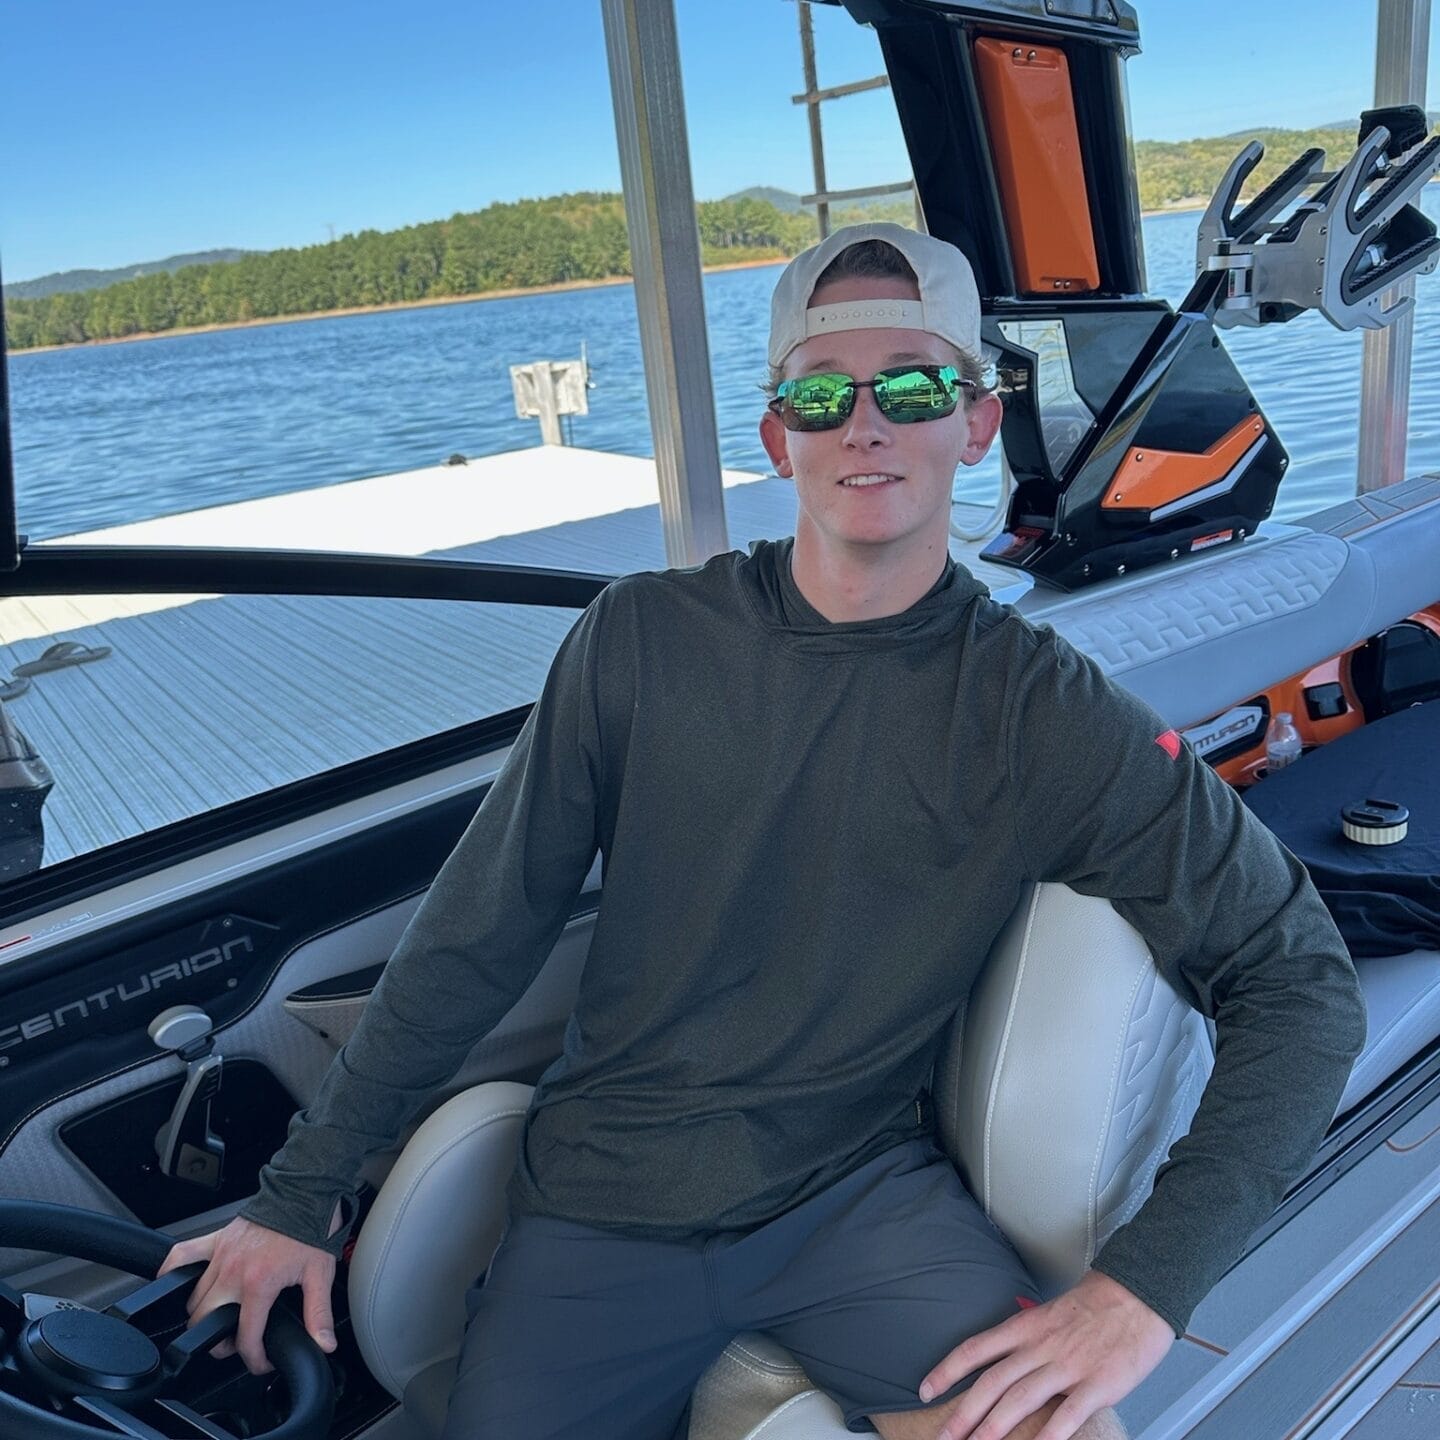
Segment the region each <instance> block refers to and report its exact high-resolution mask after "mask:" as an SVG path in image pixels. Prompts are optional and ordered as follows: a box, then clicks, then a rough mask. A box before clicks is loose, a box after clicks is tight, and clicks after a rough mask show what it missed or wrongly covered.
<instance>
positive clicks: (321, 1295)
mask: <svg viewBox="0 0 1440 1440" xmlns="http://www.w3.org/2000/svg"><path fill="white" fill-rule="evenodd" d="M197 1260H208V1261H209V1262H210V1263H209V1265H208V1267H207V1268H206V1270H205V1273H204V1274H203V1275H201V1276H200V1278H199V1279H198V1280H197V1281H196V1282H195V1288H194V1290H192V1291H191V1292H190V1299H189V1301H188V1302H187V1304H186V1309H188V1310H189V1312H190V1324H192V1325H194V1324H195V1322H196V1321H197V1320H200V1319H202V1318H203V1317H204V1316H206V1315H208V1314H209V1313H210V1312H211V1311H212V1310H218V1309H219V1308H220V1306H222V1305H229V1304H231V1303H238V1304H239V1306H240V1325H239V1329H238V1330H237V1331H236V1332H235V1338H234V1340H233V1341H232V1340H223V1341H221V1343H220V1344H219V1345H217V1346H215V1348H214V1349H213V1350H212V1351H211V1352H210V1353H211V1354H212V1355H214V1356H215V1357H216V1358H224V1357H225V1356H227V1355H233V1354H235V1352H236V1351H237V1350H238V1351H239V1353H240V1358H241V1359H242V1360H243V1361H244V1362H245V1366H246V1368H247V1369H248V1370H249V1371H250V1373H251V1374H252V1375H263V1374H264V1373H265V1372H266V1371H268V1370H272V1369H273V1368H274V1367H273V1366H272V1365H271V1364H270V1361H269V1358H268V1357H267V1356H266V1354H265V1347H264V1344H263V1343H262V1341H263V1337H264V1334H265V1322H266V1320H267V1319H268V1318H269V1316H270V1307H271V1306H272V1305H273V1304H274V1303H275V1297H276V1296H277V1295H278V1294H279V1293H280V1292H281V1291H282V1290H284V1289H285V1288H286V1287H287V1286H290V1285H298V1286H299V1287H300V1289H301V1292H302V1294H303V1296H304V1315H305V1328H306V1330H308V1331H309V1332H310V1338H311V1339H312V1340H314V1341H315V1343H316V1344H317V1345H318V1346H319V1347H320V1348H321V1349H322V1350H325V1351H327V1352H328V1351H331V1350H334V1348H335V1321H334V1319H333V1317H332V1315H331V1310H330V1287H331V1286H332V1285H333V1284H334V1281H335V1257H334V1256H333V1255H331V1254H329V1253H328V1252H327V1251H325V1250H321V1249H319V1248H318V1247H316V1246H314V1245H306V1244H304V1243H303V1242H302V1241H299V1240H292V1239H291V1238H290V1237H289V1236H288V1235H281V1234H279V1233H278V1232H277V1231H275V1230H267V1229H266V1228H265V1227H264V1226H263V1225H257V1224H255V1222H254V1221H252V1220H246V1219H244V1218H242V1217H240V1216H236V1218H235V1219H234V1220H232V1221H231V1222H230V1223H229V1224H228V1225H227V1226H225V1228H224V1229H223V1230H216V1231H213V1232H212V1233H211V1234H209V1235H197V1236H196V1237H195V1238H194V1239H193V1240H182V1241H181V1242H180V1243H179V1244H178V1245H175V1246H174V1247H172V1249H171V1251H170V1253H169V1254H168V1255H167V1256H166V1257H165V1263H164V1264H163V1265H161V1267H160V1270H159V1274H161V1275H164V1274H165V1273H166V1272H167V1271H169V1270H174V1269H175V1268H176V1267H177V1266H180V1265H191V1264H194V1262H195V1261H197Z"/></svg>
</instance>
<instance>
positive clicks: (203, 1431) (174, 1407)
mask: <svg viewBox="0 0 1440 1440" xmlns="http://www.w3.org/2000/svg"><path fill="white" fill-rule="evenodd" d="M155 1405H156V1408H157V1409H159V1410H164V1411H165V1412H166V1413H167V1414H169V1415H173V1416H174V1417H175V1418H176V1419H177V1420H179V1421H180V1422H181V1423H182V1424H185V1425H188V1426H189V1427H190V1434H188V1435H186V1436H185V1437H184V1440H191V1437H192V1436H193V1437H194V1440H236V1436H235V1435H234V1433H233V1432H232V1431H229V1430H223V1429H221V1427H220V1426H219V1425H217V1424H216V1423H215V1422H214V1421H213V1420H207V1419H206V1418H205V1417H204V1416H203V1415H197V1414H196V1413H195V1411H193V1410H192V1409H191V1408H190V1407H189V1406H188V1405H186V1404H185V1403H184V1402H183V1401H181V1400H157V1401H156V1402H155Z"/></svg>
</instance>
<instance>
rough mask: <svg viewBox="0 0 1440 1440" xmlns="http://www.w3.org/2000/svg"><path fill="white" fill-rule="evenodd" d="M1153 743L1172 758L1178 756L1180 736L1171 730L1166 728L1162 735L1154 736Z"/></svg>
mask: <svg viewBox="0 0 1440 1440" xmlns="http://www.w3.org/2000/svg"><path fill="white" fill-rule="evenodd" d="M1155 743H1156V744H1157V745H1158V746H1159V747H1160V748H1161V749H1162V750H1163V751H1164V752H1165V753H1166V754H1167V755H1168V756H1169V757H1170V758H1171V759H1172V760H1178V759H1179V758H1180V737H1179V736H1178V735H1177V734H1176V733H1175V732H1174V731H1173V730H1167V731H1166V732H1165V733H1164V734H1163V735H1157V736H1156V737H1155Z"/></svg>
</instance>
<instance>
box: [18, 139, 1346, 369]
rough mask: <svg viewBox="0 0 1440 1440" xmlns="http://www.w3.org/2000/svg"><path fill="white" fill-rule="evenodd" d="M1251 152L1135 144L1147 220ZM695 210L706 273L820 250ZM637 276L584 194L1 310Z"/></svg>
mask: <svg viewBox="0 0 1440 1440" xmlns="http://www.w3.org/2000/svg"><path fill="white" fill-rule="evenodd" d="M1256 135H1257V138H1260V139H1262V140H1264V142H1265V144H1266V152H1267V153H1266V156H1265V160H1264V162H1263V163H1262V164H1261V166H1260V168H1259V170H1258V171H1257V172H1256V175H1255V176H1253V177H1252V179H1251V184H1250V187H1249V188H1250V189H1251V190H1252V191H1253V190H1256V189H1258V188H1259V187H1260V186H1261V185H1263V184H1265V183H1266V182H1267V181H1268V180H1269V179H1270V178H1271V177H1272V176H1274V175H1275V174H1277V173H1278V172H1279V170H1280V169H1281V168H1282V166H1283V165H1284V164H1286V163H1288V162H1289V161H1290V160H1291V159H1293V158H1294V157H1295V156H1296V155H1297V154H1299V153H1300V151H1301V150H1302V149H1304V148H1305V147H1306V146H1308V145H1321V146H1323V147H1325V149H1326V150H1327V151H1328V154H1329V158H1330V160H1331V161H1332V162H1334V161H1337V160H1340V159H1343V158H1345V157H1346V156H1347V155H1348V154H1349V148H1350V147H1351V146H1353V144H1354V134H1353V133H1352V132H1348V131H1342V130H1310V131H1295V130H1265V131H1258V132H1256ZM1242 143H1243V142H1242V140H1241V138H1240V137H1236V136H1227V137H1224V138H1221V139H1212V140H1189V141H1179V142H1161V141H1149V140H1142V141H1138V142H1137V143H1136V145H1135V155H1136V164H1137V169H1138V172H1139V184H1140V203H1141V206H1142V208H1144V209H1147V210H1160V209H1165V208H1168V207H1175V206H1179V205H1184V204H1186V203H1191V204H1193V203H1195V202H1196V201H1197V200H1200V199H1205V198H1208V196H1209V195H1210V194H1211V193H1212V192H1213V191H1214V189H1215V187H1216V186H1217V185H1218V184H1219V182H1220V178H1221V176H1222V175H1223V174H1224V170H1225V167H1226V165H1228V164H1229V162H1230V161H1231V160H1232V159H1233V158H1234V156H1235V154H1236V152H1237V151H1238V150H1239V148H1240V146H1241V144H1242ZM695 209H696V218H697V221H698V223H699V229H700V240H701V248H702V258H703V260H704V262H705V263H706V264H707V265H722V264H726V263H737V262H742V261H746V260H765V259H782V258H785V257H787V256H790V255H793V254H795V253H796V252H797V251H799V250H801V249H803V248H804V247H805V246H806V245H809V244H810V243H812V242H813V240H814V239H815V222H814V218H813V216H812V215H811V214H810V213H809V212H806V211H800V212H786V211H782V210H779V209H777V208H776V207H775V206H774V205H773V204H771V203H770V202H769V201H766V200H759V199H755V198H751V197H749V196H744V197H735V198H732V199H729V200H706V201H702V202H701V203H700V204H698V205H697V206H696V207H695ZM912 217H913V211H912V210H911V207H910V205H909V203H908V202H905V201H902V202H899V203H893V202H892V203H889V204H879V205H868V206H863V207H861V206H857V207H853V208H849V209H844V210H840V211H837V212H836V213H835V216H834V218H835V221H836V223H840V224H843V223H846V222H847V221H850V220H861V219H866V220H878V219H886V220H898V221H900V222H901V223H905V222H907V221H909V220H911V219H912ZM630 274H631V267H630V251H629V244H628V241H627V235H626V227H625V209H624V204H623V202H622V200H621V197H620V196H619V195H615V194H608V193H598V192H586V193H579V194H573V195H558V196H553V197H550V198H548V199H543V200H521V201H516V202H504V203H497V204H494V205H489V206H487V207H486V208H485V209H484V210H480V211H475V212H472V213H469V214H456V215H453V216H451V217H450V219H448V220H436V221H431V222H429V223H426V224H422V225H411V226H407V227H406V228H405V229H402V230H390V231H379V230H362V231H360V232H359V233H358V234H354V235H343V236H341V237H340V238H339V239H337V240H332V241H330V242H328V243H325V244H319V245H309V246H305V247H304V248H302V249H288V250H272V251H268V252H266V253H263V254H254V255H246V256H245V257H243V258H242V259H240V260H235V261H230V262H228V263H218V264H212V265H189V266H186V267H185V268H183V269H181V270H176V271H174V272H173V273H167V272H160V273H157V274H151V275H144V276H140V277H138V278H137V279H134V280H125V281H121V282H119V283H117V284H112V285H108V286H105V287H104V288H101V289H94V290H82V291H76V292H71V293H68V294H56V295H47V296H45V297H43V298H37V299H19V298H13V297H12V298H10V299H7V301H6V302H5V340H6V344H7V346H8V347H9V348H10V349H11V350H28V349H33V348H35V347H38V346H48V345H75V344H82V343H84V342H85V341H87V340H111V339H120V338H123V337H125V336H127V335H140V334H154V333H163V332H164V331H167V330H177V329H190V328H195V327H205V326H214V325H232V324H236V323H240V322H245V321H250V320H268V319H278V318H280V317H282V316H293V315H308V314H317V313H319V314H323V313H325V312H326V311H331V310H351V309H363V308H366V307H369V306H380V305H394V304H405V303H408V302H414V301H422V300H437V299H446V298H461V297H464V296H471V295H484V294H487V293H489V292H492V291H498V290H526V289H539V288H542V287H545V286H550V285H558V284H564V283H566V282H570V281H584V280H605V279H615V278H624V277H626V276H629V275H630Z"/></svg>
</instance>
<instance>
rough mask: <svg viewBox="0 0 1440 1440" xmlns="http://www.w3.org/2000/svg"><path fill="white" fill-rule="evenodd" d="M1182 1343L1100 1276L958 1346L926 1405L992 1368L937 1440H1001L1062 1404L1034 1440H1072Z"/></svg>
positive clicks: (929, 1382)
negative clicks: (1058, 1398) (1047, 1408)
mask: <svg viewBox="0 0 1440 1440" xmlns="http://www.w3.org/2000/svg"><path fill="white" fill-rule="evenodd" d="M1174 1343H1175V1332H1174V1331H1173V1330H1172V1329H1171V1328H1170V1324H1169V1322H1168V1321H1166V1320H1162V1319H1161V1318H1160V1316H1159V1315H1157V1314H1156V1313H1155V1312H1154V1311H1153V1310H1152V1309H1151V1308H1150V1307H1149V1306H1148V1305H1146V1304H1145V1303H1144V1301H1142V1300H1140V1299H1137V1298H1136V1296H1134V1295H1132V1294H1131V1293H1130V1291H1128V1290H1127V1289H1126V1288H1125V1287H1124V1286H1123V1285H1121V1284H1120V1283H1119V1282H1118V1281H1116V1280H1112V1279H1111V1278H1110V1277H1109V1276H1108V1275H1102V1274H1101V1273H1100V1272H1099V1271H1098V1270H1089V1271H1086V1273H1085V1275H1084V1276H1083V1277H1082V1278H1081V1280H1080V1282H1079V1283H1078V1284H1077V1285H1076V1286H1075V1287H1074V1289H1072V1290H1067V1291H1066V1292H1065V1293H1064V1294H1063V1295H1058V1296H1056V1298H1055V1299H1054V1300H1051V1301H1050V1302H1049V1303H1048V1304H1045V1305H1036V1306H1034V1307H1033V1308H1031V1309H1028V1310H1023V1311H1021V1313H1020V1314H1019V1315H1014V1316H1012V1317H1011V1318H1010V1319H1009V1320H1006V1321H1005V1322H1004V1323H1003V1324H1001V1325H997V1326H995V1328H994V1329H993V1330H984V1331H981V1333H980V1334H978V1335H972V1336H971V1337H970V1338H969V1339H968V1340H967V1341H965V1343H964V1344H963V1345H957V1346H956V1347H955V1349H953V1350H952V1351H951V1352H950V1353H949V1354H948V1355H947V1356H946V1357H945V1358H944V1359H943V1360H942V1361H941V1362H940V1363H939V1364H938V1365H937V1366H936V1367H935V1368H934V1369H933V1370H932V1371H931V1372H930V1373H929V1374H928V1375H927V1376H926V1377H925V1379H924V1381H923V1382H922V1384H921V1387H920V1398H921V1399H922V1400H929V1399H930V1398H932V1397H933V1396H935V1395H940V1394H942V1393H943V1392H944V1391H946V1390H948V1389H949V1388H950V1387H951V1386H952V1385H953V1384H954V1383H955V1382H956V1381H957V1380H961V1379H963V1378H964V1377H965V1376H966V1375H969V1374H971V1373H973V1372H974V1371H976V1370H980V1369H981V1368H982V1367H983V1366H988V1367H989V1368H988V1369H985V1370H984V1373H983V1374H982V1375H981V1376H980V1378H979V1379H978V1380H976V1381H975V1383H974V1384H973V1385H972V1386H971V1387H970V1388H969V1389H968V1390H966V1391H965V1392H963V1393H962V1394H961V1395H960V1397H959V1400H960V1403H959V1405H958V1406H957V1407H956V1409H955V1410H954V1412H953V1413H952V1414H951V1416H950V1418H949V1419H948V1420H947V1422H946V1424H945V1428H944V1429H943V1430H941V1432H940V1433H939V1435H938V1436H936V1440H1001V1437H1003V1436H1005V1435H1008V1434H1009V1433H1010V1432H1011V1431H1012V1430H1013V1429H1014V1428H1015V1427H1016V1426H1017V1425H1019V1424H1020V1422H1021V1421H1022V1420H1024V1419H1025V1418H1026V1416H1028V1415H1033V1414H1035V1413H1036V1411H1038V1410H1042V1409H1044V1407H1045V1406H1046V1405H1047V1404H1048V1403H1049V1402H1050V1401H1051V1400H1053V1399H1054V1398H1055V1397H1056V1396H1064V1397H1065V1398H1064V1399H1063V1400H1062V1402H1061V1404H1060V1405H1059V1406H1058V1407H1057V1408H1056V1410H1055V1413H1054V1414H1053V1415H1052V1416H1051V1417H1050V1421H1049V1423H1048V1424H1047V1425H1046V1426H1045V1428H1044V1429H1043V1430H1041V1432H1040V1433H1039V1435H1038V1436H1037V1437H1036V1440H1070V1437H1071V1436H1072V1435H1074V1433H1075V1432H1076V1431H1077V1430H1078V1429H1079V1428H1080V1427H1081V1426H1082V1425H1083V1424H1084V1423H1085V1422H1086V1421H1087V1420H1088V1419H1089V1418H1090V1417H1091V1416H1092V1415H1094V1414H1095V1413H1096V1412H1097V1411H1099V1410H1103V1409H1104V1408H1105V1407H1106V1406H1107V1405H1114V1404H1115V1403H1116V1402H1117V1401H1119V1400H1121V1399H1123V1398H1124V1397H1125V1396H1126V1395H1128V1394H1129V1393H1130V1392H1131V1391H1132V1390H1133V1389H1134V1388H1135V1387H1136V1386H1137V1385H1138V1384H1139V1383H1140V1382H1141V1381H1142V1380H1143V1379H1144V1378H1145V1377H1146V1376H1147V1375H1148V1374H1149V1373H1150V1372H1151V1371H1152V1370H1153V1369H1154V1368H1155V1367H1156V1366H1157V1365H1158V1364H1159V1363H1160V1362H1161V1360H1163V1359H1164V1358H1165V1353H1166V1351H1168V1350H1169V1349H1170V1347H1171V1346H1172V1345H1173V1344H1174Z"/></svg>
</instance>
